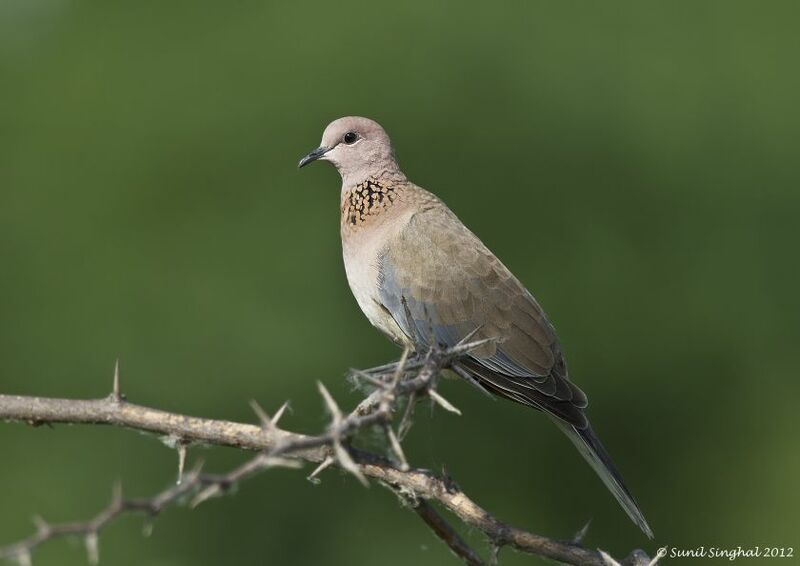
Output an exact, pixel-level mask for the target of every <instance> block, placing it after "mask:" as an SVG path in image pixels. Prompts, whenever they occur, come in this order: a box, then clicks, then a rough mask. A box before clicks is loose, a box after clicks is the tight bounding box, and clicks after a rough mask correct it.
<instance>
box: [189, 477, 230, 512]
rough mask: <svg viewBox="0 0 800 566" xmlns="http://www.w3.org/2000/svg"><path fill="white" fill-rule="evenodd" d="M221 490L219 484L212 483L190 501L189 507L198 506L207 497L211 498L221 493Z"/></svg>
mask: <svg viewBox="0 0 800 566" xmlns="http://www.w3.org/2000/svg"><path fill="white" fill-rule="evenodd" d="M220 491H222V490H221V488H220V487H219V484H217V483H212V484H211V485H209V486H208V487H207V488H205V489H204V490H202V491H200V492H199V493H198V494H197V495H196V496H195V497H194V499H192V501H191V503H189V507H190V508H191V509H194V508H195V507H197V506H198V505H200V504H201V503H203V502H204V501H206V500H207V499H211V498H212V497H214V496H216V495H218V494H219V493H220Z"/></svg>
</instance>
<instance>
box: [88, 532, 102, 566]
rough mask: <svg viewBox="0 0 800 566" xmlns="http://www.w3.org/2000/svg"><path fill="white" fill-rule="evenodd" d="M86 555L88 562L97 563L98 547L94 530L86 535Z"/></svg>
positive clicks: (98, 558)
mask: <svg viewBox="0 0 800 566" xmlns="http://www.w3.org/2000/svg"><path fill="white" fill-rule="evenodd" d="M85 543H86V555H87V557H88V559H89V564H93V565H95V564H97V563H99V562H100V548H99V541H98V537H97V533H96V532H90V533H88V534H87V535H86V540H85Z"/></svg>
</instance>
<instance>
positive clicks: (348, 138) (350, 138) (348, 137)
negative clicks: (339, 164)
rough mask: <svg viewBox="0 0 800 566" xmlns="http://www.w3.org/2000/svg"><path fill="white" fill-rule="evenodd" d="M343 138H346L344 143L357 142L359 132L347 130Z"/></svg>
mask: <svg viewBox="0 0 800 566" xmlns="http://www.w3.org/2000/svg"><path fill="white" fill-rule="evenodd" d="M342 139H343V140H344V143H346V144H347V145H350V144H353V143H356V140H357V139H358V134H357V133H355V132H347V133H346V134H345V135H344V137H343V138H342Z"/></svg>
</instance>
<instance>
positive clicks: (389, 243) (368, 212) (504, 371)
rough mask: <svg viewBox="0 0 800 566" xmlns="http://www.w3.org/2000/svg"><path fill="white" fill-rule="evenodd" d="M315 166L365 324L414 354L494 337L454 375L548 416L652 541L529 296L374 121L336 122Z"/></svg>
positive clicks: (558, 348)
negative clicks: (335, 183)
mask: <svg viewBox="0 0 800 566" xmlns="http://www.w3.org/2000/svg"><path fill="white" fill-rule="evenodd" d="M316 160H324V161H330V162H331V163H333V164H334V165H335V166H336V168H337V169H338V170H339V174H340V175H341V177H342V193H341V235H342V248H343V255H344V265H345V270H346V272H347V281H348V282H349V284H350V288H351V289H352V291H353V295H355V298H356V300H357V301H358V304H359V306H360V307H361V310H363V311H364V314H365V315H366V316H367V318H368V319H369V321H370V322H371V323H372V324H373V325H374V326H375V327H376V328H378V330H380V331H381V332H383V333H384V334H385V335H387V336H388V337H389V338H390V339H391V340H393V341H394V342H396V343H397V344H399V345H401V346H404V347H409V348H410V349H411V350H412V351H416V352H424V351H426V350H427V349H428V348H430V347H431V346H440V347H447V346H454V345H455V344H457V343H458V342H459V341H460V340H462V339H463V338H465V337H467V336H469V335H470V334H471V333H474V334H472V335H473V337H474V340H480V339H482V338H493V339H494V340H493V341H491V342H488V343H486V344H484V345H483V346H481V347H480V348H478V349H477V350H474V351H472V352H471V353H470V354H468V355H467V356H465V357H463V358H460V359H458V360H457V361H455V362H454V363H453V369H454V370H455V371H456V373H458V374H459V375H461V376H463V377H466V378H467V379H469V380H471V381H472V382H473V383H476V384H477V385H479V386H480V387H482V388H483V389H485V390H486V391H488V392H490V393H492V394H494V395H497V396H500V397H504V398H506V399H510V400H512V401H516V402H517V403H522V404H524V405H527V406H530V407H534V408H535V409H539V410H540V411H543V412H544V413H545V414H547V415H548V416H549V417H551V418H552V420H553V421H554V422H555V423H556V424H557V425H558V426H559V427H560V428H561V429H562V430H563V431H564V432H565V433H566V434H567V436H568V437H569V438H570V439H571V440H572V442H573V443H575V446H577V448H578V450H579V451H580V452H581V454H582V455H583V456H584V457H585V458H586V460H587V461H588V462H589V464H590V465H591V466H592V468H594V470H595V471H596V472H597V473H598V475H599V476H600V478H601V479H602V480H603V482H604V483H605V485H606V486H607V487H608V488H609V489H610V490H611V492H612V493H613V494H614V497H616V498H617V501H619V503H620V504H621V505H622V507H623V509H624V510H625V511H626V513H627V514H628V516H629V517H630V518H631V519H632V520H633V521H634V522H635V523H636V524H637V525H638V526H639V527H640V528H641V529H642V531H644V532H645V534H647V536H648V537H650V538H652V537H653V533H652V531H651V530H650V527H649V526H648V524H647V521H646V520H645V518H644V516H643V515H642V512H641V510H640V509H639V507H638V505H637V504H636V502H635V501H634V499H633V497H632V496H631V494H630V492H629V491H628V489H627V488H626V487H625V484H624V483H623V481H622V477H621V476H620V474H619V472H618V471H617V469H616V467H615V466H614V464H613V463H612V462H611V458H610V457H609V455H608V453H607V452H606V450H605V449H604V448H603V445H602V444H601V443H600V440H599V439H598V437H597V436H596V435H595V433H594V431H593V430H592V427H591V425H590V424H589V421H588V420H587V418H586V412H585V409H586V405H587V401H586V395H584V393H583V391H581V390H580V389H579V388H578V387H577V386H576V385H575V384H573V383H572V382H571V381H570V380H569V377H568V376H567V366H566V364H565V363H564V357H563V354H562V352H561V346H560V345H559V342H558V338H557V337H556V334H555V330H554V329H553V326H552V325H551V324H550V322H549V321H548V319H547V316H546V315H545V313H544V311H543V310H542V308H541V307H540V306H539V304H538V303H537V302H536V299H534V298H533V295H531V294H530V293H529V292H528V290H527V289H525V287H524V286H523V285H522V283H520V282H519V280H517V278H516V277H514V275H512V274H511V272H510V271H509V270H508V268H506V266H505V265H503V264H502V263H501V262H500V260H499V259H497V257H496V256H495V255H494V254H493V253H492V252H491V251H489V249H488V248H487V247H486V246H485V245H484V244H483V243H482V242H481V241H480V240H479V239H478V237H477V236H475V234H473V233H472V232H470V231H469V229H468V228H467V227H466V226H464V224H462V223H461V221H460V220H459V219H458V217H456V215H455V214H453V213H452V212H451V211H450V209H449V208H447V206H446V205H445V204H444V203H443V202H442V201H441V200H439V199H438V198H437V197H436V196H434V195H433V194H431V193H429V192H428V191H426V190H425V189H423V188H421V187H418V186H417V185H415V184H414V183H412V182H411V181H409V180H408V179H407V178H406V176H405V175H404V174H403V172H402V171H401V170H400V168H399V166H398V165H397V161H396V160H395V157H394V151H393V150H392V145H391V142H390V141H389V137H388V136H387V135H386V132H385V131H384V130H383V128H382V127H381V126H380V125H379V124H377V123H376V122H374V121H372V120H369V119H367V118H359V117H346V118H340V119H338V120H335V121H334V122H332V123H331V124H330V125H328V127H327V128H326V129H325V132H324V133H323V135H322V143H321V144H320V147H319V148H317V149H315V150H314V151H312V152H311V153H309V154H308V155H306V156H305V157H304V158H303V159H301V160H300V163H299V166H300V167H303V166H304V165H306V164H308V163H311V162H312V161H316ZM433 342H435V343H433Z"/></svg>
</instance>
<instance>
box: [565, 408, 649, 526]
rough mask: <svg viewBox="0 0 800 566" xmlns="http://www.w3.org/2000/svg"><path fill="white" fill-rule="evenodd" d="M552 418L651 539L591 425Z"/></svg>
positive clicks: (641, 516) (638, 510) (633, 502)
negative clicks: (579, 425)
mask: <svg viewBox="0 0 800 566" xmlns="http://www.w3.org/2000/svg"><path fill="white" fill-rule="evenodd" d="M552 418H553V421H555V423H556V424H557V425H558V426H559V428H560V429H561V430H563V431H564V433H565V434H566V435H567V436H568V437H569V439H570V440H571V441H572V443H573V444H575V447H576V448H577V449H578V451H579V452H580V453H581V455H582V456H583V457H584V458H585V459H586V461H587V462H589V465H590V466H591V467H592V468H593V469H594V471H595V472H597V475H598V476H600V479H601V480H603V483H604V484H606V487H607V488H608V489H609V491H611V493H612V494H613V495H614V497H615V498H616V499H617V501H618V502H619V504H620V505H621V506H622V508H623V509H624V510H625V512H626V513H627V514H628V517H630V518H631V520H632V521H633V522H634V523H636V524H637V525H638V526H639V528H640V529H642V531H643V532H644V534H646V535H647V536H648V537H649V538H651V539H652V538H653V531H652V530H651V529H650V525H648V524H647V520H646V519H645V518H644V515H643V514H642V510H641V509H639V505H637V504H636V501H635V500H634V499H633V496H632V495H631V492H630V491H628V488H627V487H625V483H624V482H623V481H622V476H621V475H620V473H619V472H618V471H617V468H616V466H614V463H613V462H612V461H611V456H609V455H608V452H606V449H605V448H603V445H602V444H601V443H600V439H599V438H597V435H596V434H595V433H594V431H593V430H592V427H591V426H587V427H586V428H585V429H578V428H575V427H574V426H572V425H570V424H568V423H565V422H564V421H562V420H561V419H559V418H557V417H552Z"/></svg>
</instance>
